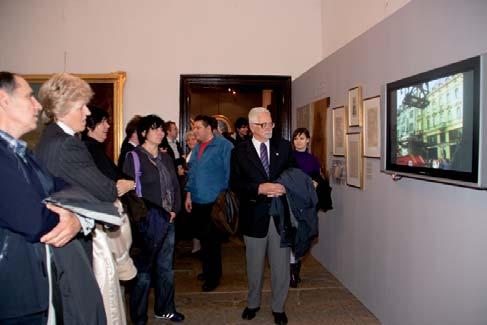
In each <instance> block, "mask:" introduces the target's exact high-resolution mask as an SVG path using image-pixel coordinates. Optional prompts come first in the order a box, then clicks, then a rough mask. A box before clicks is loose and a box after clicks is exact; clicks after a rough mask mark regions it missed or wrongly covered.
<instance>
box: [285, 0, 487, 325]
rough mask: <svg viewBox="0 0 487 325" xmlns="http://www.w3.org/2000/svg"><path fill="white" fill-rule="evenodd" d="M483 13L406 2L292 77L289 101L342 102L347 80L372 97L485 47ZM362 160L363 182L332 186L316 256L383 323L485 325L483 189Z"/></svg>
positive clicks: (440, 3)
mask: <svg viewBox="0 0 487 325" xmlns="http://www.w3.org/2000/svg"><path fill="white" fill-rule="evenodd" d="M486 14H487V1H485V0H463V1H457V0H413V1H411V2H409V3H408V4H407V5H405V6H404V7H402V8H401V9H399V10H398V11H396V12H395V13H394V14H392V15H391V16H389V17H388V18H387V19H385V20H383V21H382V22H380V23H379V24H377V25H375V26H373V27H372V28H370V29H369V30H368V31H367V32H365V33H364V34H362V35H360V36H358V37H357V38H355V39H354V40H353V41H352V42H350V43H348V44H347V45H345V46H344V47H342V48H340V49H339V50H338V51H336V52H334V53H333V54H331V55H330V56H328V57H327V58H326V59H324V60H323V61H322V62H320V63H319V64H317V65H316V66H314V67H313V68H311V69H310V70H309V71H307V72H306V73H304V74H303V75H302V76H300V77H299V78H297V79H296V80H295V81H294V82H293V85H292V86H293V107H294V108H297V107H301V106H303V105H306V104H308V103H310V102H313V101H315V100H317V99H320V98H323V97H328V96H330V98H331V107H336V106H340V105H345V104H346V102H347V89H349V88H351V87H353V86H357V85H361V86H362V89H363V93H364V97H370V96H374V95H379V94H380V88H381V86H382V85H384V84H385V83H386V82H390V81H394V80H398V79H401V78H404V77H407V76H410V75H413V74H416V73H419V72H422V71H427V70H430V69H432V68H435V67H439V66H443V65H446V64H448V63H452V62H456V61H459V60H462V59H465V58H468V57H472V56H475V55H478V54H481V53H485V52H487V38H486V37H485V31H487V19H486ZM484 91H486V90H485V89H484ZM329 113H330V112H329ZM484 113H485V112H484ZM328 121H329V124H328V129H329V130H330V129H331V118H329V119H328ZM329 139H330V140H331V134H330V137H329ZM328 149H329V150H331V142H330V143H329V144H328ZM330 158H331V155H330ZM365 165H366V167H365V170H366V171H367V170H371V173H370V175H368V176H365V179H364V189H362V190H360V189H355V188H352V187H348V186H345V185H343V186H339V185H334V186H333V192H332V197H333V203H334V204H333V205H334V210H332V211H330V212H327V213H326V214H323V215H321V216H320V238H319V242H318V244H317V245H316V246H315V247H314V249H313V255H314V256H315V257H317V258H318V259H319V261H320V262H321V263H323V265H325V266H326V267H327V268H328V269H329V270H330V271H331V272H332V273H333V274H335V275H336V276H337V278H338V279H339V280H340V281H341V282H342V283H343V284H344V285H345V286H346V287H347V288H348V289H350V290H351V291H352V292H353V293H354V294H355V295H356V296H357V297H358V298H359V299H360V300H361V301H362V302H363V303H364V304H365V305H366V306H367V307H368V308H369V309H370V310H371V311H372V312H373V313H374V314H375V315H376V316H377V317H378V318H379V319H380V321H381V323H383V324H385V325H389V324H394V325H396V324H398V325H426V324H427V325H449V324H451V325H458V324H462V325H470V324H472V325H473V324H475V325H485V324H487V308H486V305H487V303H486V302H487V280H486V274H487V258H486V256H485V255H486V254H485V250H486V247H487V235H486V234H487V213H486V209H487V205H486V202H487V192H486V191H477V190H472V189H466V188H460V187H455V186H451V185H443V184H435V183H430V182H426V181H421V180H414V179H408V178H403V179H402V180H401V181H399V182H393V181H392V180H391V178H390V176H387V175H385V174H383V173H380V171H379V170H380V166H379V160H378V159H365ZM483 168H486V166H483Z"/></svg>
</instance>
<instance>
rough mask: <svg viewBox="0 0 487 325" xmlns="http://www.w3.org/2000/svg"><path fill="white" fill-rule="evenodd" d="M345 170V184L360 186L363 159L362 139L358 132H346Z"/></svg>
mask: <svg viewBox="0 0 487 325" xmlns="http://www.w3.org/2000/svg"><path fill="white" fill-rule="evenodd" d="M346 141H347V149H346V157H347V163H346V170H347V185H348V186H353V187H358V188H362V180H363V161H362V139H361V134H360V132H354V133H347V136H346Z"/></svg>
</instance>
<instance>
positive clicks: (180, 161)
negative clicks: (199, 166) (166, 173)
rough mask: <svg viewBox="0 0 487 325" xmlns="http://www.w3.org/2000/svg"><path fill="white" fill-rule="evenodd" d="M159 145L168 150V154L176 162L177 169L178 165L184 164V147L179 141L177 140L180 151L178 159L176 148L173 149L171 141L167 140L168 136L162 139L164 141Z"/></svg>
mask: <svg viewBox="0 0 487 325" xmlns="http://www.w3.org/2000/svg"><path fill="white" fill-rule="evenodd" d="M159 147H161V148H163V149H164V150H166V151H167V154H168V155H169V157H171V158H172V161H173V162H174V167H176V170H177V167H178V166H184V164H185V162H186V161H185V160H184V158H183V148H182V147H181V144H180V143H179V141H176V147H177V148H178V152H179V158H178V159H176V156H175V154H174V150H172V147H171V146H170V145H169V141H168V140H167V137H164V139H162V142H161V144H160V145H159Z"/></svg>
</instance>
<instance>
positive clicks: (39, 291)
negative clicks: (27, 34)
mask: <svg viewBox="0 0 487 325" xmlns="http://www.w3.org/2000/svg"><path fill="white" fill-rule="evenodd" d="M40 110H41V105H40V104H39V102H37V100H36V99H35V97H34V95H33V92H32V89H31V87H30V86H29V84H28V83H27V82H26V81H25V80H24V79H23V78H22V77H20V76H18V75H15V74H13V73H10V72H0V165H1V166H2V168H1V169H0V179H2V180H3V182H4V186H2V187H0V211H2V213H0V247H2V252H1V254H0V255H1V258H0V270H1V271H0V274H1V276H0V288H1V290H0V323H1V324H46V323H48V324H54V323H58V324H61V323H65V324H87V325H88V324H105V323H106V319H105V312H104V310H103V307H100V304H101V296H100V292H99V289H98V286H97V283H96V281H95V278H94V275H93V272H92V271H91V266H90V264H89V261H88V259H87V258H86V256H84V258H83V255H81V258H78V256H79V254H84V252H83V249H82V247H81V245H80V244H79V242H78V241H76V240H74V241H73V240H71V239H72V238H73V237H74V236H75V235H76V234H77V233H78V232H79V230H80V221H79V220H78V218H77V217H76V216H75V215H74V214H72V213H70V212H68V211H67V210H65V209H62V208H59V207H54V206H51V205H44V204H43V203H42V200H43V199H44V198H46V197H47V196H48V195H49V194H51V193H52V192H54V191H57V190H59V189H60V188H61V187H62V186H63V184H64V183H63V182H60V180H59V179H55V178H53V177H52V176H51V175H50V174H49V173H48V172H46V171H45V170H44V168H43V167H42V166H41V165H40V164H39V162H38V161H37V160H36V159H35V157H34V156H33V155H32V153H31V152H30V151H29V150H28V149H27V148H26V143H25V142H24V141H22V140H19V138H20V137H21V136H22V135H24V134H25V133H27V132H29V131H32V130H33V129H35V128H36V126H37V120H38V117H39V113H40ZM45 244H47V245H45ZM52 256H54V258H52ZM63 263H66V264H70V265H71V266H72V270H73V271H74V272H63V274H62V281H63V282H64V283H65V285H64V288H68V290H65V291H63V290H60V286H59V282H58V281H59V278H58V277H57V275H59V274H60V272H59V271H60V269H62V264H63ZM80 274H81V275H83V279H82V282H81V281H76V280H75V279H76V275H80ZM50 292H52V294H51V295H50ZM66 296H69V297H70V299H71V300H72V301H73V304H74V305H76V308H75V310H72V309H69V308H66V306H64V305H63V304H62V302H61V301H62V299H61V297H66ZM50 298H51V299H50Z"/></svg>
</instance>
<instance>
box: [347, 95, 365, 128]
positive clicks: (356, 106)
mask: <svg viewBox="0 0 487 325" xmlns="http://www.w3.org/2000/svg"><path fill="white" fill-rule="evenodd" d="M361 114H362V89H361V88H360V86H357V87H354V88H350V89H349V90H348V126H360V122H361V117H362V115H361Z"/></svg>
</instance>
